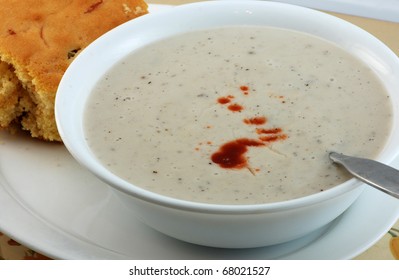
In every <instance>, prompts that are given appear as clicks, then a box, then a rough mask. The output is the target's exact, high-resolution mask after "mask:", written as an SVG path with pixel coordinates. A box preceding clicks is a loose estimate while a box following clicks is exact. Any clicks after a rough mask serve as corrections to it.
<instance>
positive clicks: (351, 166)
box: [330, 152, 399, 198]
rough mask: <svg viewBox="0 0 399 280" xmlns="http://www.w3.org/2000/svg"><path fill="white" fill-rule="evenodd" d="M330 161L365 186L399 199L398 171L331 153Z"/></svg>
mask: <svg viewBox="0 0 399 280" xmlns="http://www.w3.org/2000/svg"><path fill="white" fill-rule="evenodd" d="M330 159H331V160H332V161H333V162H335V163H338V164H340V165H342V166H343V167H345V169H346V170H348V171H349V172H350V173H351V174H352V175H353V176H355V177H357V178H358V179H360V180H361V181H363V182H365V183H366V184H368V185H370V186H372V187H374V188H376V189H378V190H380V191H383V192H385V193H387V194H389V195H391V196H393V197H396V198H399V170H396V169H395V168H392V167H390V166H388V165H385V164H383V163H380V162H378V161H375V160H371V159H365V158H358V157H352V156H346V155H343V154H339V153H335V152H331V153H330Z"/></svg>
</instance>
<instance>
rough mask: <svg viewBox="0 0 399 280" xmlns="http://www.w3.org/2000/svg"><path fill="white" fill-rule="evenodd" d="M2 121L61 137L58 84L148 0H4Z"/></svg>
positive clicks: (0, 2) (0, 22)
mask: <svg viewBox="0 0 399 280" xmlns="http://www.w3.org/2000/svg"><path fill="white" fill-rule="evenodd" d="M0 7H1V8H0V127H1V128H4V129H8V130H13V129H15V128H19V127H21V128H22V129H24V130H28V131H29V132H30V134H31V135H32V137H35V138H41V139H44V140H49V141H61V138H60V136H59V134H58V131H57V127H56V123H55V118H54V101H55V95H56V91H57V87H58V85H59V82H60V80H61V77H62V75H63V74H64V72H65V70H66V69H67V67H68V66H69V64H70V63H71V62H72V60H73V59H74V58H75V57H76V55H78V54H79V52H80V51H81V50H82V49H84V48H85V47H86V46H87V45H89V44H90V43H91V42H92V41H94V40H95V39H96V38H98V37H99V36H101V35H102V34H104V33H105V32H107V31H109V30H110V29H112V28H114V27H116V26H118V25H120V24H122V23H124V22H126V21H128V20H130V19H133V18H136V17H138V16H141V15H144V14H146V13H147V12H148V10H147V8H148V6H147V4H146V3H145V2H144V1H143V0H56V1H51V0H25V1H20V0H0Z"/></svg>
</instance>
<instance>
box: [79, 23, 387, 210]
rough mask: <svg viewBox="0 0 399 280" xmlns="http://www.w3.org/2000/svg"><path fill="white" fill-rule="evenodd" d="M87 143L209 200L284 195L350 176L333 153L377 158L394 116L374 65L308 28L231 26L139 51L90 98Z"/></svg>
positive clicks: (140, 182)
mask: <svg viewBox="0 0 399 280" xmlns="http://www.w3.org/2000/svg"><path fill="white" fill-rule="evenodd" d="M90 99H91V100H90V101H89V102H88V105H87V112H86V116H85V129H86V131H85V133H86V137H87V141H88V143H89V145H90V147H91V148H92V150H93V152H94V153H95V154H96V156H97V157H98V158H99V159H100V160H101V161H102V162H103V163H104V164H105V165H106V166H107V167H108V168H109V169H110V170H111V171H112V172H114V173H115V174H118V175H119V176H121V177H123V178H124V179H125V180H127V181H130V182H132V183H133V184H135V185H137V186H140V187H142V188H145V189H148V190H152V191H154V192H157V193H160V194H163V195H167V196H172V197H176V198H181V199H186V200H192V201H199V202H205V203H222V204H251V203H265V202H276V201H282V200H287V199H293V198H298V197H301V196H304V195H309V194H314V193H317V192H320V191H324V190H326V189H328V188H330V187H331V186H334V185H337V184H338V183H341V182H344V181H345V180H347V179H349V178H350V176H349V175H348V174H347V173H346V172H345V171H344V170H343V169H340V168H339V167H337V166H336V165H333V164H332V163H331V161H330V160H329V158H328V152H329V151H337V152H342V153H347V154H350V155H355V156H356V155H357V156H363V157H374V156H375V155H376V154H377V153H378V152H379V151H380V150H381V148H382V147H383V145H384V143H385V141H386V139H387V137H388V135H389V131H390V128H391V124H392V120H391V118H392V108H391V104H390V101H389V96H388V94H387V92H386V90H385V89H384V87H383V86H382V84H381V83H380V81H379V80H378V78H377V77H376V76H375V74H374V73H373V72H372V70H371V69H369V68H368V67H367V66H366V65H364V64H363V63H362V62H360V61H359V60H357V59H355V58H354V57H352V56H351V55H350V54H348V53H347V52H346V51H344V50H342V49H340V48H338V47H337V46H335V45H333V44H331V43H329V42H327V41H325V40H322V39H319V38H317V37H313V36H309V35H307V34H303V33H299V32H295V31H289V30H284V29H277V28H270V27H245V26H243V27H225V28H220V29H209V30H201V31H195V32H190V33H187V34H181V35H177V36H175V37H171V38H168V39H165V40H162V41H159V42H155V43H152V44H150V45H148V46H146V47H145V48H142V49H139V50H137V51H134V52H133V53H131V54H130V55H129V56H127V57H125V58H124V59H123V60H122V61H120V62H119V63H117V64H116V65H115V66H113V67H112V68H111V69H110V71H109V72H108V73H107V74H106V75H105V76H104V77H103V78H102V79H101V81H99V82H98V84H97V86H96V87H95V89H94V90H93V92H92V95H91V96H90Z"/></svg>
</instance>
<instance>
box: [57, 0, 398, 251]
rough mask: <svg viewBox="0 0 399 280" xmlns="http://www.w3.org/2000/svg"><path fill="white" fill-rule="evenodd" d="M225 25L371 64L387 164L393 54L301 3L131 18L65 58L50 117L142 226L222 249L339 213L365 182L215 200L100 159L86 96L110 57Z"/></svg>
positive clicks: (186, 8) (296, 232)
mask: <svg viewBox="0 0 399 280" xmlns="http://www.w3.org/2000/svg"><path fill="white" fill-rule="evenodd" d="M224 24H230V25H234V24H236V25H242V24H246V25H248V24H249V25H267V26H276V27H283V28H288V29H293V30H299V31H303V32H307V33H310V34H314V35H316V36H319V37H322V38H326V39H327V40H329V41H332V42H335V43H337V44H338V45H340V46H342V47H343V48H345V49H346V50H348V51H349V52H350V53H352V54H353V55H355V56H357V57H359V58H360V59H362V60H363V61H365V62H366V63H368V64H369V65H370V68H372V69H373V70H374V71H375V73H376V74H377V75H378V76H379V77H380V79H381V80H382V81H383V83H384V85H385V86H386V88H387V90H388V92H389V94H390V97H391V100H392V102H393V111H394V124H393V127H394V129H393V131H392V133H391V135H389V139H388V141H387V144H386V146H385V147H384V149H383V150H382V152H381V153H380V155H379V156H378V158H377V160H379V161H381V162H384V163H387V164H389V163H390V162H391V161H392V160H393V159H394V158H395V157H396V155H397V153H398V145H397V143H399V130H398V127H399V125H398V121H397V120H398V119H399V108H398V104H399V100H398V98H399V95H398V92H399V60H398V58H397V57H396V55H395V54H394V53H393V52H392V51H391V50H389V49H388V48H387V47H386V46H385V45H384V44H383V43H381V42H380V41H379V40H377V39H376V38H374V37H373V36H372V35H370V34H369V33H367V32H365V31H363V30H362V29H360V28H358V27H356V26H354V25H352V24H350V23H348V22H345V21H343V20H340V19H338V18H336V17H333V16H330V15H327V14H324V13H321V12H318V11H314V10H311V9H307V8H302V7H297V6H293V5H288V4H281V3H273V2H263V1H262V2H261V1H259V2H258V1H232V2H226V1H220V2H200V3H195V4H189V5H182V6H178V7H174V8H171V9H168V10H165V11H162V12H158V13H154V14H149V15H146V16H143V17H141V18H138V19H135V20H133V21H130V22H128V23H126V24H123V25H121V26H120V27H117V28H115V29H114V30H112V31H110V32H109V33H107V34H105V35H104V36H102V37H101V38H99V39H98V40H96V41H95V42H94V43H93V44H91V45H90V46H89V47H87V48H86V49H85V50H84V51H83V52H82V53H81V54H80V55H79V56H78V57H77V58H76V59H75V61H74V62H73V63H72V64H71V66H70V67H69V68H68V70H67V71H66V73H65V75H64V77H63V79H62V81H61V84H60V86H59V89H58V92H57V98H56V120H57V125H58V129H59V132H60V134H61V137H62V139H63V141H64V144H65V145H66V147H67V148H68V150H69V151H70V152H71V154H72V155H73V156H74V157H75V158H76V159H77V160H78V161H79V162H80V163H81V164H82V165H83V166H85V167H86V168H88V169H89V170H91V171H92V172H93V173H94V174H95V175H97V176H98V177H99V178H101V179H102V180H104V181H105V182H107V183H108V184H109V185H110V186H111V187H112V188H113V189H114V190H115V193H116V194H117V195H118V196H119V197H120V198H121V200H122V201H123V203H125V205H127V206H128V208H130V209H131V210H132V211H131V212H129V213H127V214H134V215H136V216H137V217H139V218H140V219H141V220H142V221H143V222H144V223H146V224H147V225H149V226H151V227H153V228H155V229H157V230H159V231H160V232H163V233H165V234H167V235H170V236H173V237H175V238H178V239H180V240H184V241H187V242H191V243H195V244H201V245H207V246H215V247H225V248H248V247H259V246H266V245H272V244H278V243H282V242H287V241H290V240H293V239H296V238H299V237H301V236H304V235H306V234H309V233H310V232H312V231H314V230H316V229H319V228H321V227H322V226H325V225H326V224H328V223H329V222H331V221H333V220H334V219H335V218H337V217H338V216H339V215H340V214H342V213H343V212H344V211H345V210H346V209H347V208H348V207H349V206H350V205H351V204H352V203H353V202H354V201H355V200H356V198H357V197H358V196H359V195H360V193H361V192H362V190H363V187H364V185H363V184H362V183H360V182H359V181H357V180H355V179H351V180H349V181H347V182H345V183H343V184H340V185H338V186H336V187H334V188H332V189H329V190H327V191H324V192H321V193H318V194H315V195H311V196H307V197H303V198H299V199H294V200H290V201H285V202H277V203H269V204H257V205H215V204H205V203H196V202H190V201H183V200H178V199H174V198H170V197H166V196H162V195H159V194H156V193H152V192H150V191H147V190H144V189H141V188H139V187H137V186H134V185H132V184H131V183H129V182H127V181H125V180H123V179H121V178H118V177H117V176H115V175H114V174H113V173H111V172H110V171H109V170H108V169H107V168H106V167H105V166H103V165H101V163H100V162H99V161H97V160H96V157H95V156H94V155H93V154H92V152H91V150H90V148H89V146H88V145H87V143H86V140H85V137H84V128H83V114H84V111H85V106H86V102H87V99H88V97H89V95H90V92H91V91H92V89H93V87H94V86H95V84H96V83H97V81H98V80H99V79H100V78H101V76H102V75H103V74H104V73H105V72H106V71H107V70H109V69H110V68H111V67H112V66H113V65H114V64H115V63H116V62H117V61H119V60H120V59H121V58H123V57H125V56H126V55H127V54H129V53H131V52H132V51H134V50H135V49H138V48H140V47H142V46H145V45H146V44H149V43H151V42H153V41H155V40H159V39H161V38H166V37H168V36H171V35H174V34H177V33H180V32H185V31H191V30H196V29H203V28H207V27H215V26H220V25H224Z"/></svg>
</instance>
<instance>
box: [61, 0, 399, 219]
mask: <svg viewBox="0 0 399 280" xmlns="http://www.w3.org/2000/svg"><path fill="white" fill-rule="evenodd" d="M265 11H268V15H269V16H273V15H271V13H272V12H273V13H275V14H276V15H277V16H280V17H281V15H284V16H287V15H294V13H295V14H300V13H302V14H303V16H306V17H305V18H306V20H307V21H309V20H308V19H309V18H310V19H312V20H310V21H309V22H306V23H305V24H306V28H312V29H315V30H316V31H315V32H316V33H317V30H319V29H320V26H318V27H314V26H312V24H313V25H314V22H315V20H320V19H322V20H323V21H322V23H323V24H322V25H323V28H326V24H330V23H334V24H335V27H334V28H338V27H339V28H340V30H344V29H345V28H346V30H349V31H350V32H353V33H354V34H357V35H359V36H363V37H364V36H366V37H367V38H368V40H369V41H370V44H374V45H376V46H377V47H378V48H379V49H380V50H381V51H382V52H383V53H384V57H389V58H390V59H394V62H392V63H391V65H390V66H392V65H394V68H395V69H394V72H395V73H397V74H398V73H399V59H398V57H397V56H396V55H395V54H394V53H393V52H392V51H391V50H390V49H389V48H388V47H387V46H385V45H384V44H383V43H382V42H380V41H379V40H378V39H376V38H375V37H374V36H373V35H371V34H369V33H368V32H366V31H364V30H363V29H361V28H359V27H357V26H355V25H353V24H351V23H349V22H347V21H344V20H342V19H340V18H337V17H335V16H332V15H329V14H326V13H323V12H320V11H316V10H313V9H309V8H304V7H300V6H296V5H291V4H285V3H279V2H269V1H245V0H238V1H234V0H232V1H205V2H197V3H191V4H183V5H180V6H176V7H173V8H172V9H167V10H164V11H161V12H157V13H153V14H147V15H144V16H141V17H139V18H136V19H134V20H132V21H128V22H126V23H124V24H122V25H120V26H118V27H116V28H114V29H113V30H111V31H109V32H107V33H106V34H104V35H103V36H101V37H100V38H98V39H97V40H95V41H94V42H93V43H92V44H90V45H89V46H88V47H87V48H85V49H84V50H83V51H82V52H81V53H80V54H79V55H78V56H77V57H76V59H74V61H73V62H72V63H71V65H70V66H69V67H68V69H67V71H66V72H65V74H64V76H63V77H62V80H61V82H60V85H59V87H58V90H57V94H56V101H55V118H56V123H57V127H58V130H59V133H60V136H61V139H62V140H63V142H64V144H65V146H66V148H67V149H68V151H69V152H70V153H71V154H72V156H73V157H74V158H75V159H76V160H77V161H78V162H79V163H80V164H81V165H83V166H84V167H86V168H87V169H89V170H90V171H91V172H92V173H94V174H95V175H96V176H97V177H99V178H100V179H101V180H103V181H105V182H106V183H107V184H109V185H110V186H112V187H114V188H115V189H116V190H118V191H121V192H123V193H125V194H127V195H129V196H131V197H133V198H136V199H139V200H143V201H146V202H148V203H153V204H156V205H159V206H164V207H169V208H174V209H180V210H185V211H193V212H200V213H216V214H254V213H265V212H275V211H288V210H291V209H293V208H300V207H305V206H308V205H313V204H317V203H320V202H322V201H324V200H329V199H334V198H335V197H338V196H341V195H343V194H345V193H346V192H349V191H352V190H355V189H356V188H358V187H359V186H361V185H363V183H361V182H359V181H357V180H356V179H350V180H348V181H346V182H344V183H342V184H339V185H337V186H335V187H332V188H330V189H328V190H326V191H323V192H319V193H316V194H312V195H309V196H306V197H301V198H296V199H291V200H288V201H281V202H273V203H263V204H239V205H235V204H234V205H225V204H208V203H201V202H193V201H186V200H182V199H177V198H173V197H168V196H165V195H161V194H157V193H153V192H151V191H148V190H145V189H142V188H140V187H138V186H135V185H133V184H131V183H128V182H127V181H125V180H123V179H121V178H119V177H117V176H116V175H114V174H113V173H112V172H111V171H109V170H108V169H106V168H105V167H104V166H102V165H101V164H100V163H99V162H98V161H96V160H95V156H94V155H93V154H92V153H91V151H90V149H89V148H88V147H87V145H85V144H84V143H83V142H84V132H83V128H82V123H81V120H80V117H77V116H76V115H78V116H79V114H73V113H74V112H78V113H79V112H82V110H83V109H82V106H84V104H83V103H85V102H86V99H87V98H86V97H87V96H88V95H89V94H87V91H89V90H90V86H91V85H93V84H91V85H89V84H87V82H86V83H85V82H83V83H82V80H84V79H85V78H87V79H92V80H93V79H98V77H100V76H101V75H99V74H98V73H94V74H93V73H84V72H85V71H87V69H85V68H87V67H85V65H86V66H87V64H88V63H93V61H95V60H100V61H101V63H100V64H98V63H99V62H98V63H97V62H95V63H94V64H95V65H113V64H114V63H116V62H117V61H118V60H119V59H120V58H121V57H123V56H125V55H126V54H127V53H130V52H131V46H132V45H133V46H135V45H140V44H145V43H143V39H142V38H140V36H138V37H129V38H127V36H125V38H124V39H120V40H122V41H123V42H126V43H127V44H119V45H117V44H115V45H113V46H112V48H113V52H115V53H119V54H125V55H122V56H120V57H119V59H116V60H115V59H113V58H110V57H107V56H106V55H102V56H101V57H100V58H99V57H98V53H101V52H102V51H107V50H109V49H108V48H110V46H111V45H112V44H110V43H111V42H113V41H114V40H115V39H116V38H118V36H122V35H126V32H132V30H133V31H137V32H138V31H139V30H140V29H142V28H143V27H145V28H147V29H146V32H149V34H150V37H151V36H152V37H151V38H152V39H151V40H156V39H157V38H158V37H159V33H160V31H159V28H158V30H157V28H155V25H154V22H161V23H163V22H165V21H166V22H168V23H171V24H172V27H168V28H169V29H170V28H181V27H179V25H181V21H180V20H181V19H182V15H184V16H183V18H184V19H185V21H186V22H185V23H187V21H188V20H189V19H190V20H192V17H189V16H193V15H194V13H198V14H201V17H202V19H203V17H204V16H203V13H204V12H208V13H211V14H212V15H213V16H216V15H217V13H221V12H223V16H226V15H230V17H231V15H232V14H234V16H237V15H238V16H239V17H240V20H241V18H243V19H242V20H244V21H245V20H246V19H248V18H250V17H251V16H252V15H256V16H258V17H259V16H263V14H261V13H262V12H265ZM216 12H217V13H216ZM213 20H214V18H209V17H207V21H206V22H208V23H207V24H206V25H207V26H205V27H204V26H203V25H202V24H200V25H201V26H202V28H206V27H208V26H212V24H215V23H214V22H213ZM218 20H220V19H216V22H218ZM203 22H204V21H203ZM287 22H289V24H290V25H292V24H293V23H292V22H294V21H292V22H291V20H290V21H287ZM156 27H159V25H156ZM161 29H162V28H161ZM169 29H168V30H169ZM183 29H184V32H186V31H190V28H187V27H184V28H183ZM178 30H180V31H181V29H178ZM141 32H144V31H141ZM337 33H338V32H337ZM139 34H140V33H139ZM157 34H158V35H157ZM172 34H173V33H172ZM176 34H177V33H176ZM336 36H342V34H337V35H336ZM165 37H167V36H165ZM158 39H159V38H158ZM93 67H94V66H93ZM110 67H111V66H109V67H108V68H107V69H109V68H110ZM82 69H83V70H82ZM76 81H79V82H76ZM79 83H81V84H79ZM76 91H77V92H86V94H85V95H86V97H85V99H84V102H81V100H79V99H78V98H71V97H70V95H71V92H73V97H76V96H78V94H77V93H76ZM396 100H398V97H396ZM397 103H399V102H397ZM76 108H80V109H76ZM71 110H72V114H71ZM394 112H396V113H395V116H396V115H397V114H398V112H399V109H398V108H396V110H395V109H394ZM80 115H81V114H80ZM395 116H394V120H395V119H398V118H395ZM393 128H394V129H395V131H396V132H395V133H393V132H392V133H393V134H392V135H390V136H389V140H388V141H390V142H392V141H396V140H399V132H398V131H397V130H398V128H399V124H398V122H395V123H394V124H393ZM71 132H74V133H71ZM387 149H388V151H385V150H387ZM398 152H399V149H398V148H396V149H394V147H393V145H390V146H389V148H386V149H384V151H383V152H382V153H381V155H380V156H379V158H378V159H380V160H381V161H382V162H384V163H390V162H391V161H392V160H393V159H394V158H395V157H396V156H397V154H398Z"/></svg>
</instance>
